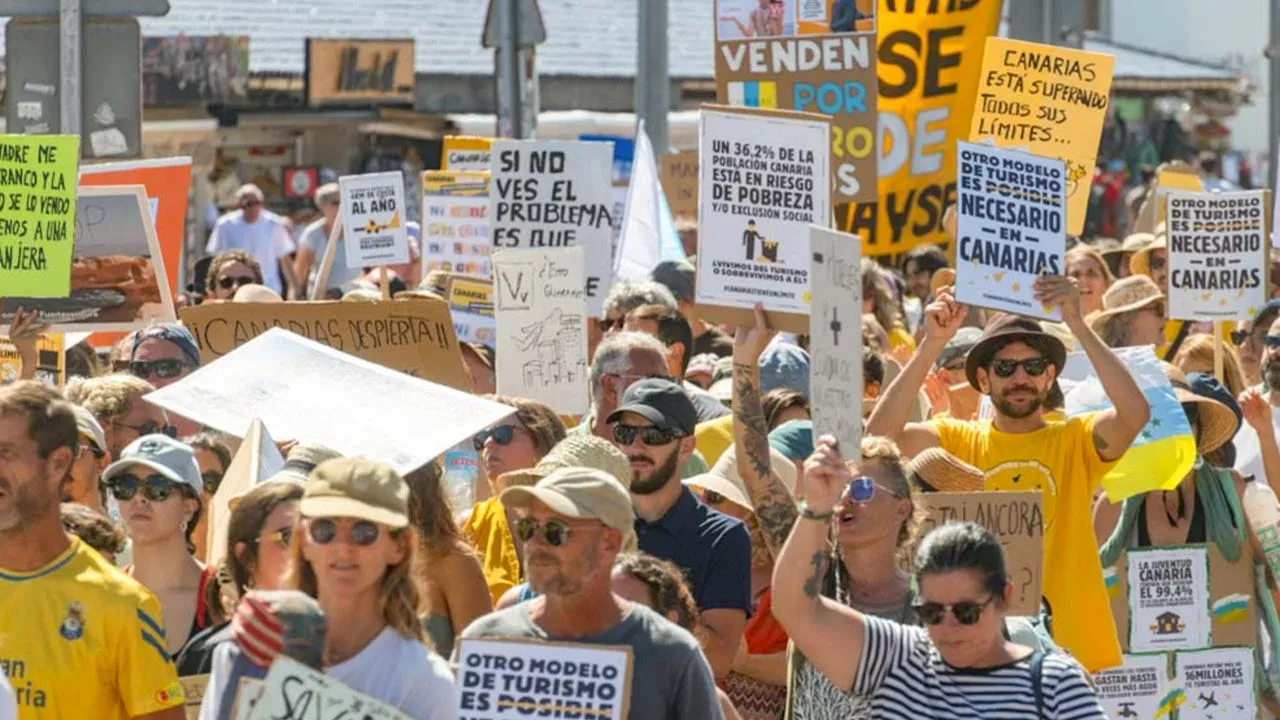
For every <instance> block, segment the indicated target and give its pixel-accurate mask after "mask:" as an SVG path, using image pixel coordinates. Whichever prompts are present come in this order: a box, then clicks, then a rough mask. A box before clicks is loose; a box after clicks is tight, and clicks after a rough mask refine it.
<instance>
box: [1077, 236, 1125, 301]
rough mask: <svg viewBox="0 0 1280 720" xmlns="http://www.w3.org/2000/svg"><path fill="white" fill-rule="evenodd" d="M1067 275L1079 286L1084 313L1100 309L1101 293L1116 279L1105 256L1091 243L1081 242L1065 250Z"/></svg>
mask: <svg viewBox="0 0 1280 720" xmlns="http://www.w3.org/2000/svg"><path fill="white" fill-rule="evenodd" d="M1066 268H1067V277H1069V278H1074V279H1075V281H1076V284H1077V285H1078V287H1079V288H1080V311H1081V312H1083V313H1084V314H1085V315H1088V314H1089V313H1091V312H1098V311H1100V310H1102V295H1103V293H1105V292H1106V291H1107V288H1110V287H1111V284H1112V283H1114V282H1115V281H1116V279H1115V276H1113V275H1112V274H1111V268H1110V267H1108V266H1107V260H1106V258H1104V257H1102V253H1100V252H1098V249H1097V248H1095V247H1094V246H1092V245H1086V244H1084V243H1081V244H1079V245H1076V246H1075V247H1073V248H1071V249H1070V250H1068V251H1067V262H1066Z"/></svg>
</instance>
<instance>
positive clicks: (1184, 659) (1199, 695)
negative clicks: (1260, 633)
mask: <svg viewBox="0 0 1280 720" xmlns="http://www.w3.org/2000/svg"><path fill="white" fill-rule="evenodd" d="M1173 666H1174V676H1173V684H1174V685H1175V686H1178V687H1181V688H1182V689H1183V690H1185V691H1186V701H1185V702H1183V703H1182V704H1181V705H1180V706H1179V707H1178V720H1215V719H1216V718H1226V717H1233V718H1251V717H1255V716H1256V713H1257V710H1256V708H1257V707H1258V700H1257V697H1256V695H1257V693H1256V692H1255V688H1256V685H1255V678H1254V674H1255V671H1254V661H1253V650H1252V649H1251V648H1215V649H1212V650H1197V651H1192V652H1180V653H1176V654H1175V655H1174V656H1173ZM1117 717H1119V716H1117Z"/></svg>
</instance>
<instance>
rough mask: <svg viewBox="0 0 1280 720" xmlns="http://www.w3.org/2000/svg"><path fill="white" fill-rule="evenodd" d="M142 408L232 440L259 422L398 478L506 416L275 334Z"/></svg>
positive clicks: (503, 410)
mask: <svg viewBox="0 0 1280 720" xmlns="http://www.w3.org/2000/svg"><path fill="white" fill-rule="evenodd" d="M349 304H353V303H349ZM450 330H452V328H450ZM146 398H147V401H148V402H150V403H152V404H155V405H158V406H160V407H163V408H165V409H166V410H169V411H171V412H174V413H177V414H178V415H181V416H183V417H185V418H189V419H191V420H193V421H195V422H198V423H200V424H202V425H207V426H209V427H211V428H213V429H215V430H219V431H221V432H224V433H228V434H230V435H234V436H235V437H244V436H245V434H246V433H247V432H248V429H249V424H250V419H251V418H260V419H261V420H262V422H263V423H264V424H266V426H267V427H269V428H271V430H272V432H273V433H274V434H275V435H276V436H277V437H282V438H306V440H307V442H312V443H317V444H320V445H327V446H329V447H331V448H333V449H334V450H337V451H338V452H340V453H342V454H343V455H363V456H364V457H367V458H369V459H371V460H377V461H379V462H383V463H386V464H388V465H390V466H392V467H394V468H395V469H396V470H397V471H399V472H401V473H406V472H409V471H410V470H414V469H416V468H418V467H420V466H422V465H423V464H424V463H426V462H427V461H429V460H431V459H432V458H434V457H436V456H437V455H439V454H440V453H442V452H444V451H445V450H448V449H449V448H451V447H453V446H454V445H456V444H458V443H459V442H461V441H462V440H463V439H466V438H470V437H471V436H473V435H474V434H475V433H476V432H478V431H479V430H482V429H484V428H486V427H488V426H489V425H490V424H491V423H493V422H495V421H497V420H501V419H502V418H504V417H506V416H508V415H510V414H511V408H510V407H508V406H506V405H500V404H498V403H495V402H491V401H489V400H485V399H483V398H480V397H476V396H474V395H471V394H470V393H467V392H462V391H459V390H454V389H453V388H449V387H445V386H443V385H437V384H435V383H431V382H427V381H426V380H422V379H419V378H416V377H410V376H409V375H406V374H404V373H401V372H396V371H394V370H390V369H388V368H385V367H383V366H381V365H376V364H374V363H371V362H369V361H367V360H363V359H361V358H358V357H355V356H353V355H348V354H347V353H344V352H340V351H338V350H335V349H333V348H331V347H328V346H326V345H322V344H320V343H318V342H315V341H312V340H308V339H307V338H304V337H302V336H300V335H295V334H294V333H292V332H289V331H288V330H284V329H282V328H278V327H277V328H272V329H270V330H268V331H266V332H265V333H262V334H261V335H259V336H258V337H256V338H254V339H252V340H250V341H249V342H247V343H245V344H244V345H242V346H240V347H238V348H236V349H235V350H234V351H233V352H231V353H229V354H227V355H225V356H223V357H222V358H221V359H220V360H218V362H215V363H212V364H209V365H206V366H204V367H202V368H200V369H199V370H196V371H195V372H194V373H191V374H190V375H188V376H186V377H185V378H183V379H181V380H179V381H178V382H176V383H174V384H172V385H168V386H166V387H164V388H161V389H160V390H157V391H155V392H153V393H150V394H149V395H147V396H146ZM441 418H447V419H448V422H441V421H440V420H441Z"/></svg>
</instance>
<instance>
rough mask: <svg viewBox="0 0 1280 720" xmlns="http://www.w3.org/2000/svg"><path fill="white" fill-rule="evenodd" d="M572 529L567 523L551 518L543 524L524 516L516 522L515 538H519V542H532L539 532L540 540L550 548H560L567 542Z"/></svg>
mask: <svg viewBox="0 0 1280 720" xmlns="http://www.w3.org/2000/svg"><path fill="white" fill-rule="evenodd" d="M572 530H573V528H572V527H571V526H570V525H569V523H567V522H564V521H563V520H556V519H554V518H552V519H551V520H548V521H546V522H545V523H540V522H538V521H537V520H535V519H533V518H531V517H529V516H527V515H526V516H525V517H522V518H520V519H519V520H517V521H516V537H518V538H520V542H523V543H527V542H529V541H530V540H532V539H533V538H534V537H535V536H537V535H538V534H539V531H541V535H542V539H543V540H545V541H546V543H547V544H548V545H550V546H551V547H560V546H562V545H564V544H565V543H567V542H569V533H570V532H571V531H572Z"/></svg>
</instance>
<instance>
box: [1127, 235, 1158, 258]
mask: <svg viewBox="0 0 1280 720" xmlns="http://www.w3.org/2000/svg"><path fill="white" fill-rule="evenodd" d="M1155 241H1156V236H1155V235H1154V234H1152V233H1149V232H1136V233H1129V234H1128V235H1126V236H1125V238H1124V242H1122V243H1120V252H1127V253H1135V252H1138V251H1139V250H1141V249H1143V248H1145V247H1146V246H1148V245H1150V244H1151V243H1153V242H1155Z"/></svg>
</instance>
